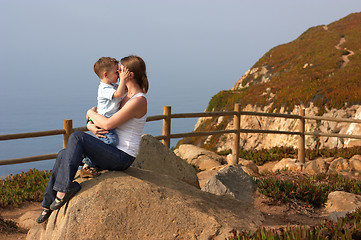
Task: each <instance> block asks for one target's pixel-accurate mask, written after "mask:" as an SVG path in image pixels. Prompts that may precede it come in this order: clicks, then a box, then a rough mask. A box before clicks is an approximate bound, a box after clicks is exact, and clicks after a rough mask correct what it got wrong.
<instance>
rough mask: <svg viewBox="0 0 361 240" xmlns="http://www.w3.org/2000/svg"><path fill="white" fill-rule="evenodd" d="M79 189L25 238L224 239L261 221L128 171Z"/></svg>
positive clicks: (226, 203) (174, 183)
mask: <svg viewBox="0 0 361 240" xmlns="http://www.w3.org/2000/svg"><path fill="white" fill-rule="evenodd" d="M81 181H84V180H82V179H80V180H79V182H81ZM81 186H82V189H81V191H80V192H78V193H77V194H76V195H75V196H74V197H73V198H72V199H71V200H70V201H69V202H68V203H67V204H66V205H64V206H63V207H62V208H61V209H59V210H56V211H54V212H53V213H52V215H51V216H50V218H49V220H48V221H47V222H45V223H43V224H38V225H35V226H34V227H33V228H31V229H30V231H29V233H28V236H27V239H28V240H33V239H34V240H35V239H36V240H39V239H40V240H41V239H54V240H57V239H157V240H159V239H225V238H226V237H230V236H231V233H230V231H232V230H233V229H235V230H238V231H240V230H246V231H247V230H251V231H254V230H256V229H257V228H258V227H260V226H261V223H262V221H263V217H262V215H261V213H260V212H259V211H258V210H256V209H255V208H254V207H253V206H252V205H250V204H245V203H242V202H240V201H238V200H236V199H234V198H232V197H230V196H216V195H213V194H210V193H206V192H203V191H201V190H200V189H198V188H196V187H194V186H191V185H189V184H187V183H184V182H183V181H180V180H178V179H175V178H172V177H169V176H166V175H160V174H156V173H153V172H151V171H148V170H142V169H137V168H133V167H131V168H129V169H128V170H126V171H124V172H116V171H112V172H107V173H103V174H102V175H101V176H99V177H97V178H94V179H91V180H87V181H84V182H81Z"/></svg>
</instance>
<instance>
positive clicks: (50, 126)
mask: <svg viewBox="0 0 361 240" xmlns="http://www.w3.org/2000/svg"><path fill="white" fill-rule="evenodd" d="M149 81H150V90H149V93H148V94H147V100H148V114H147V116H152V115H159V114H163V107H164V106H171V107H172V113H189V112H203V111H204V110H205V108H206V107H207V105H208V102H209V100H210V99H211V97H212V95H214V94H215V93H217V92H218V90H216V89H214V87H211V88H209V87H208V88H207V85H205V86H200V87H199V88H196V87H193V88H187V87H186V88H187V92H185V91H184V90H182V91H176V90H174V86H172V85H169V86H168V89H166V88H165V87H161V86H157V84H154V85H156V86H155V87H153V86H154V85H153V86H152V79H151V78H150V79H149ZM94 82H96V83H97V80H94ZM193 86H194V84H193ZM96 87H97V84H90V85H89V86H87V87H82V89H84V91H79V89H77V88H76V87H74V88H70V89H69V90H67V91H66V93H64V95H65V96H59V97H55V96H54V97H52V96H50V95H49V94H45V95H40V94H37V88H34V89H31V88H29V89H28V90H29V92H31V94H27V95H25V96H22V97H21V98H15V99H13V100H12V101H7V99H10V98H11V96H10V95H11V92H8V93H6V92H3V93H2V94H1V95H0V107H1V112H2V114H1V115H0V135H2V134H13V133H25V132H37V131H46V130H55V129H62V128H63V120H64V119H72V120H73V127H82V126H85V113H86V111H87V109H89V108H90V107H92V106H94V105H95V104H96ZM219 87H220V86H219ZM154 88H155V89H154ZM157 89H158V90H157ZM178 89H182V88H181V87H179V88H178ZM220 90H221V89H220ZM87 92H89V94H88V93H87ZM47 95H48V96H47ZM60 95H61V94H60ZM196 121H197V119H196V118H189V119H173V120H172V123H171V132H172V133H182V132H191V131H193V129H194V125H195V123H196ZM143 133H146V134H151V135H153V136H159V135H162V121H154V122H147V124H146V126H145V129H144V131H143ZM62 139H63V137H62V135H56V136H47V137H38V138H27V139H18V140H7V141H1V142H0V160H5V159H12V158H20V157H30V156H36V155H43V154H51V153H57V152H58V151H59V150H60V149H61V148H62V141H63V140H62ZM179 140H180V139H172V140H171V145H172V146H174V145H176V143H177V141H179ZM54 161H55V160H44V161H37V162H30V163H22V164H12V165H3V166H0V177H4V176H7V175H9V174H17V173H20V172H21V171H28V170H29V169H32V168H36V169H39V170H44V169H51V168H52V166H53V164H54Z"/></svg>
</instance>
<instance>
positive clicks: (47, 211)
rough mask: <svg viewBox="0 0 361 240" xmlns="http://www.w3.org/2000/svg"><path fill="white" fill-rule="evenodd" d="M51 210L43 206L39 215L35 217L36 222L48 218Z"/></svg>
mask: <svg viewBox="0 0 361 240" xmlns="http://www.w3.org/2000/svg"><path fill="white" fill-rule="evenodd" d="M52 212H53V211H52V210H50V209H48V208H44V209H43V211H42V212H41V214H40V216H39V217H38V218H37V219H36V222H37V223H43V222H45V221H46V220H48V218H49V217H50V214H51V213H52Z"/></svg>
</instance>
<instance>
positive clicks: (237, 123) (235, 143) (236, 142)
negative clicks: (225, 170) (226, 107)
mask: <svg viewBox="0 0 361 240" xmlns="http://www.w3.org/2000/svg"><path fill="white" fill-rule="evenodd" d="M234 111H235V112H237V114H236V115H234V117H233V125H234V130H236V131H237V132H236V133H235V134H234V139H233V148H232V162H231V165H235V164H237V163H238V159H239V141H240V135H239V134H240V133H239V130H240V129H241V105H240V104H239V103H236V104H235V105H234Z"/></svg>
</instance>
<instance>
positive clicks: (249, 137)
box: [195, 102, 361, 151]
mask: <svg viewBox="0 0 361 240" xmlns="http://www.w3.org/2000/svg"><path fill="white" fill-rule="evenodd" d="M272 108H273V103H271V104H269V105H268V106H265V107H260V106H255V105H250V104H248V105H247V106H245V107H244V108H242V111H249V112H271V109H272ZM274 111H276V110H274ZM305 111H306V115H309V116H318V115H319V112H320V110H319V109H318V108H317V107H316V106H314V104H313V103H312V102H310V104H309V106H307V107H306V109H305ZM279 113H284V114H291V115H299V114H300V112H299V107H298V106H295V107H294V109H293V110H292V111H291V112H290V111H289V110H287V109H285V108H283V107H282V108H281V109H279ZM322 116H323V117H331V118H348V119H361V105H352V106H350V107H347V108H346V109H327V108H326V112H325V113H324V114H323V115H322ZM221 120H223V119H222V118H221V117H219V118H218V119H217V118H205V117H202V118H199V119H198V121H197V123H196V125H195V126H196V127H198V126H200V125H201V124H202V123H205V122H207V124H209V125H214V126H219V125H220V124H222V125H224V124H226V127H225V129H226V130H227V129H234V126H233V121H232V120H228V121H226V120H224V121H223V122H221V123H220V121H221ZM240 127H241V129H274V130H282V131H298V129H299V121H298V120H295V119H289V118H272V117H261V116H249V115H242V116H241V126H240ZM195 129H196V128H195ZM223 129H224V128H223ZM305 131H306V132H328V133H336V134H353V135H361V124H355V123H343V122H331V121H318V120H307V121H306V123H305ZM233 135H234V134H225V135H222V137H219V139H218V141H217V143H216V148H217V151H222V150H228V149H232V144H233ZM305 140H306V142H305V143H306V148H309V149H313V148H315V147H316V145H317V144H318V143H319V144H320V147H321V148H336V147H338V148H343V147H351V146H360V145H361V141H360V140H355V139H342V138H336V137H322V138H319V137H316V136H306V139H305ZM203 143H207V140H205V141H204V142H203ZM284 146H286V147H297V146H298V137H297V136H296V135H286V134H254V133H241V139H240V147H241V148H242V149H245V150H252V149H256V150H260V149H268V148H272V147H284Z"/></svg>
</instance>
